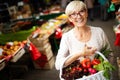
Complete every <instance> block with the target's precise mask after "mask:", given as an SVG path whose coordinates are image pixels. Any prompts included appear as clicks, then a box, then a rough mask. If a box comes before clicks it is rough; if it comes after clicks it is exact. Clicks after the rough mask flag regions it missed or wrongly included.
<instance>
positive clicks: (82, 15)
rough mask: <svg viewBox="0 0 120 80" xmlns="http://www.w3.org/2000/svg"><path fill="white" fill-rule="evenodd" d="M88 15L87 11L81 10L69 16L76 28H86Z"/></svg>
mask: <svg viewBox="0 0 120 80" xmlns="http://www.w3.org/2000/svg"><path fill="white" fill-rule="evenodd" d="M87 17H88V13H87V10H84V9H83V10H80V11H75V12H74V13H72V14H71V15H69V20H70V21H71V22H72V23H73V24H74V25H75V26H76V27H84V26H85V25H86V22H87Z"/></svg>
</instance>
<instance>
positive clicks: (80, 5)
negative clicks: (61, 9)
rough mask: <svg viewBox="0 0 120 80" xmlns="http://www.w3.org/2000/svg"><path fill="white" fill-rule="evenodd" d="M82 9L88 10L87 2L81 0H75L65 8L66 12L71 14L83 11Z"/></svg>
mask: <svg viewBox="0 0 120 80" xmlns="http://www.w3.org/2000/svg"><path fill="white" fill-rule="evenodd" d="M81 10H87V8H86V5H85V3H84V2H82V1H79V0H75V1H71V2H70V3H69V4H68V5H67V7H66V9H65V14H66V15H68V16H69V15H71V14H72V13H74V12H75V11H81Z"/></svg>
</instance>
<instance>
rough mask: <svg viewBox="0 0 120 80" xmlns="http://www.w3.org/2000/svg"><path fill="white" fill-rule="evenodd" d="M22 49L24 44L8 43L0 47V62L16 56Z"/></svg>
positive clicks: (18, 42)
mask: <svg viewBox="0 0 120 80" xmlns="http://www.w3.org/2000/svg"><path fill="white" fill-rule="evenodd" d="M21 47H22V42H20V41H14V42H7V43H6V44H5V45H4V46H0V60H2V59H6V58H8V57H9V58H10V57H12V56H14V55H15V54H16V53H17V51H18V50H19V49H20V48H21Z"/></svg>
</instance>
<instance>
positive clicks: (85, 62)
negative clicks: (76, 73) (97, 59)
mask: <svg viewBox="0 0 120 80" xmlns="http://www.w3.org/2000/svg"><path fill="white" fill-rule="evenodd" d="M81 64H82V66H83V68H90V67H91V61H90V59H88V58H85V59H84V60H83V61H82V62H81Z"/></svg>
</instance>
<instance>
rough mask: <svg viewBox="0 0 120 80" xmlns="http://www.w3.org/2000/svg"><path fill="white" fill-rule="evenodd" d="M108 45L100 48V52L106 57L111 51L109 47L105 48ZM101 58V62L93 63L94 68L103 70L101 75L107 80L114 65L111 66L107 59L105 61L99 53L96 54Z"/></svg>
mask: <svg viewBox="0 0 120 80" xmlns="http://www.w3.org/2000/svg"><path fill="white" fill-rule="evenodd" d="M107 48H108V45H106V46H105V47H104V48H102V49H101V51H100V52H101V53H102V54H103V55H104V56H105V57H106V58H107V56H108V55H109V54H110V53H111V52H112V51H111V50H110V49H107ZM96 57H97V58H98V59H100V60H101V63H100V64H98V65H95V66H94V68H95V69H96V70H98V71H101V70H103V71H104V72H103V75H104V77H105V78H106V79H107V80H110V76H111V72H112V71H114V70H115V66H113V65H112V64H111V63H110V62H109V61H105V60H104V59H103V58H102V57H101V56H100V55H97V56H96Z"/></svg>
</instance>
